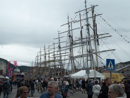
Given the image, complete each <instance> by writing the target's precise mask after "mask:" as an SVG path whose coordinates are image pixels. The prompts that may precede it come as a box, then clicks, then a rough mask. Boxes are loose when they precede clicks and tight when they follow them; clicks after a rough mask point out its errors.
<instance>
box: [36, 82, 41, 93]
mask: <svg viewBox="0 0 130 98" xmlns="http://www.w3.org/2000/svg"><path fill="white" fill-rule="evenodd" d="M40 89H41V81H40V80H38V82H37V90H38V92H39V90H40Z"/></svg>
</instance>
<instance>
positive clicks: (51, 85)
mask: <svg viewBox="0 0 130 98" xmlns="http://www.w3.org/2000/svg"><path fill="white" fill-rule="evenodd" d="M57 88H58V84H57V83H56V82H55V81H50V82H48V92H45V93H42V94H41V96H40V98H62V96H61V95H60V94H58V93H56V91H57Z"/></svg>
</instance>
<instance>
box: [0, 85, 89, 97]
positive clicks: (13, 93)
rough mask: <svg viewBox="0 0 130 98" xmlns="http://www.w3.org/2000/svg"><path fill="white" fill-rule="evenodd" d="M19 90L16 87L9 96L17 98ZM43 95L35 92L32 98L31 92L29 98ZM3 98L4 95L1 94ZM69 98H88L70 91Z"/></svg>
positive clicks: (85, 95)
mask: <svg viewBox="0 0 130 98" xmlns="http://www.w3.org/2000/svg"><path fill="white" fill-rule="evenodd" d="M16 92H17V89H16V87H14V88H13V91H12V92H11V94H9V98H15V96H16ZM41 94H42V93H41V92H38V91H37V90H35V93H34V96H33V97H31V92H29V98H39V97H40V95H41ZM1 98H3V93H2V94H1ZM67 98H87V94H82V93H81V92H76V93H74V94H72V93H71V91H68V97H67Z"/></svg>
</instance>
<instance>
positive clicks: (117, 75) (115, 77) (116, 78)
mask: <svg viewBox="0 0 130 98" xmlns="http://www.w3.org/2000/svg"><path fill="white" fill-rule="evenodd" d="M102 74H103V75H105V78H110V73H102ZM122 79H123V74H122V73H112V83H113V82H114V81H117V82H121V81H122Z"/></svg>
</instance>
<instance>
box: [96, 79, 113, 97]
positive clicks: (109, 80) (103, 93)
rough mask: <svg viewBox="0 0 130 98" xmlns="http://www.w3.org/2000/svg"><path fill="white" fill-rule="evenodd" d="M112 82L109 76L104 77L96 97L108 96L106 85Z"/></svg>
mask: <svg viewBox="0 0 130 98" xmlns="http://www.w3.org/2000/svg"><path fill="white" fill-rule="evenodd" d="M111 84H112V81H111V78H106V79H105V82H104V83H103V85H102V88H101V90H100V93H99V96H98V98H108V87H109V86H110V85H111Z"/></svg>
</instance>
